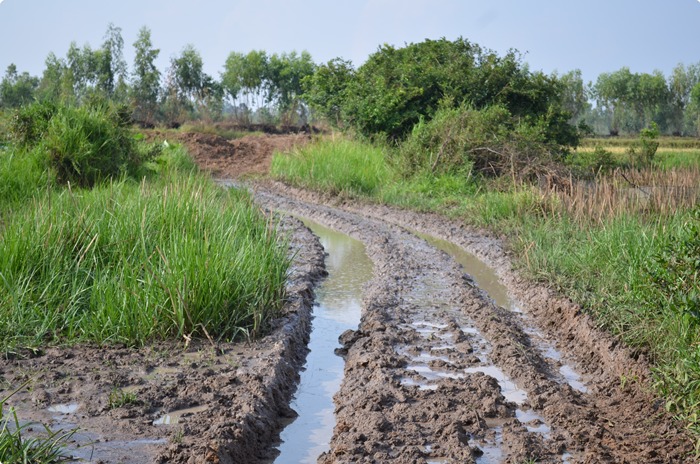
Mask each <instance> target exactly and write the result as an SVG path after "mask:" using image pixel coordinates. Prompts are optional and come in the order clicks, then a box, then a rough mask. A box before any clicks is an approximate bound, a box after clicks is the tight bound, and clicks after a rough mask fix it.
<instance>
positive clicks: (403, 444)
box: [257, 183, 695, 463]
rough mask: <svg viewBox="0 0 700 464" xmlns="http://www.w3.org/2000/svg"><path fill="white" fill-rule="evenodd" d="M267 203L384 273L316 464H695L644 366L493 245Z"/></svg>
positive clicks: (454, 228)
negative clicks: (327, 230)
mask: <svg viewBox="0 0 700 464" xmlns="http://www.w3.org/2000/svg"><path fill="white" fill-rule="evenodd" d="M257 198H258V199H259V201H261V203H262V204H264V205H266V206H267V207H270V208H275V209H279V210H281V211H288V212H291V213H294V214H298V215H301V216H305V217H310V218H312V219H313V220H314V221H317V222H319V223H321V224H324V225H327V226H329V227H333V228H336V229H338V230H340V231H342V232H344V233H347V234H349V235H350V236H352V237H355V238H357V239H359V240H361V241H362V242H363V243H365V245H366V247H367V250H368V254H369V255H370V256H371V257H372V259H373V260H374V264H375V273H374V276H373V279H372V281H371V282H370V285H369V287H368V288H367V290H366V293H365V296H364V299H363V314H362V320H361V324H360V326H359V329H358V330H357V331H354V332H351V333H346V334H344V336H343V337H342V340H341V341H342V342H343V344H344V349H343V350H344V352H345V353H346V354H345V356H346V367H345V378H344V380H343V383H342V385H341V390H340V391H339V393H338V394H336V396H335V404H336V421H337V425H336V428H335V433H334V435H333V438H332V440H331V444H330V450H329V451H328V452H326V453H324V454H323V455H322V456H321V457H320V458H319V462H320V463H351V462H353V463H354V462H367V463H370V462H397V463H404V462H405V463H422V462H425V463H430V462H440V463H444V462H449V463H458V462H459V463H463V462H477V463H495V462H507V463H522V462H528V461H535V462H569V463H593V462H621V463H625V462H627V463H637V462H658V463H662V462H664V463H665V462H694V461H695V460H694V457H693V455H692V450H693V448H692V443H691V441H690V440H689V437H688V436H687V435H686V434H685V433H684V432H683V431H682V430H681V429H680V428H679V425H678V424H675V423H674V422H673V420H672V419H671V418H670V417H669V415H668V414H667V413H666V412H665V411H664V408H663V405H662V403H661V402H660V401H658V400H657V399H655V398H654V397H653V395H652V394H651V389H650V384H649V373H648V372H649V370H648V366H647V365H646V363H645V362H644V360H643V359H640V358H639V357H637V358H635V356H634V353H631V352H630V351H629V350H627V349H626V348H625V347H624V346H622V345H621V344H619V343H618V342H616V341H615V340H614V339H613V338H612V337H610V336H608V335H606V334H605V333H603V332H601V331H600V330H598V329H596V327H595V325H594V324H593V322H592V321H591V320H590V319H589V318H588V317H587V316H586V315H585V314H584V313H583V312H582V311H581V309H580V308H578V307H577V306H575V305H574V304H572V303H571V302H569V301H567V300H565V299H562V298H560V297H558V296H557V295H556V294H554V293H552V292H550V291H549V290H547V289H546V288H543V287H541V286H538V285H534V284H532V283H530V282H527V281H525V280H522V279H519V278H518V275H517V272H516V271H515V270H513V267H512V264H511V263H510V259H509V257H508V254H507V251H505V250H504V248H503V247H502V245H501V243H500V242H499V241H498V240H497V239H495V238H493V237H489V236H488V235H486V234H483V233H480V232H478V231H472V230H468V229H466V228H464V227H463V226H461V225H459V224H457V223H454V222H451V221H449V220H446V219H443V218H440V217H438V216H429V215H428V216H426V215H422V214H416V213H411V212H406V211H399V210H394V209H391V208H386V207H379V206H371V205H362V204H356V203H352V202H347V201H346V202H343V203H342V204H341V203H338V202H336V201H334V200H333V199H329V198H323V197H322V196H318V195H316V194H311V193H308V192H303V191H299V190H296V189H291V188H289V187H286V186H282V185H280V184H276V183H268V184H266V185H265V186H262V185H261V186H259V187H258V190H257ZM334 203H335V204H334ZM331 205H332V206H331ZM416 232H419V233H420V234H417V233H416ZM419 235H421V236H419ZM426 236H430V237H432V238H429V237H426ZM424 237H425V238H429V240H428V241H426V240H425V238H424ZM436 239H438V240H436ZM440 240H441V241H440ZM450 247H452V249H451V250H450ZM455 247H456V248H455ZM444 250H445V251H448V252H449V253H446V252H445V251H444ZM465 254H466V255H472V256H471V259H473V258H474V257H476V258H478V260H479V261H483V262H485V263H487V264H488V265H489V267H491V268H493V269H494V270H495V273H492V274H491V275H487V276H484V275H483V271H484V269H483V268H480V269H476V271H478V272H476V271H475V270H474V266H473V265H472V266H471V267H470V264H469V262H468V261H469V260H468V259H466V258H465ZM465 260H466V262H465ZM470 269H471V270H472V273H473V274H474V275H476V276H477V277H476V278H475V277H474V276H473V275H471V274H470V273H469V270H470ZM479 273H482V275H478V274H479ZM494 279H495V282H494ZM479 280H480V281H481V283H483V282H484V281H485V280H490V281H491V282H490V283H489V285H484V286H483V287H482V286H481V285H479ZM484 287H486V288H488V289H489V290H490V291H491V293H493V294H494V295H493V296H492V295H491V294H489V292H488V291H486V290H484ZM494 288H495V290H494ZM625 380H626V381H625Z"/></svg>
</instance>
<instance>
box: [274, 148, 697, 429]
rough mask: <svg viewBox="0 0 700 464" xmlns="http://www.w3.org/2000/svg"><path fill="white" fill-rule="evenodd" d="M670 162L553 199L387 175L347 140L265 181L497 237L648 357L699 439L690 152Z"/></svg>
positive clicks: (463, 176) (384, 163)
mask: <svg viewBox="0 0 700 464" xmlns="http://www.w3.org/2000/svg"><path fill="white" fill-rule="evenodd" d="M617 142H618V141H617V140H616V143H617ZM589 147H590V148H591V149H592V146H591V145H584V148H583V150H586V149H588V148H589ZM607 148H610V147H607ZM613 149H615V148H613ZM619 149H620V151H621V152H623V153H624V152H625V150H626V148H625V147H620V148H619ZM615 150H616V151H617V149H615ZM674 150H675V151H674V152H673V153H676V155H674V156H675V157H676V158H674V162H673V163H667V164H666V165H664V166H663V169H660V166H659V165H658V164H656V165H652V166H649V167H647V168H644V169H641V170H638V169H630V168H624V167H621V168H620V169H619V170H617V171H615V172H611V173H610V174H607V175H599V176H598V177H596V178H595V179H583V180H581V181H577V180H575V179H573V178H572V179H571V180H572V184H571V186H570V188H568V189H559V190H558V191H551V190H541V189H540V188H539V187H537V186H533V185H531V184H527V183H516V184H515V185H514V184H513V183H512V182H509V181H508V180H505V179H484V178H479V177H475V176H473V175H471V173H469V172H467V173H457V174H455V173H452V174H433V173H429V172H419V173H417V174H415V175H412V176H409V177H406V176H402V175H400V174H399V173H398V172H397V170H395V169H394V168H393V167H392V166H393V165H394V163H393V161H392V160H393V157H395V156H396V154H395V153H392V152H391V151H390V150H389V149H387V148H377V147H376V146H372V145H369V144H366V143H362V142H355V141H350V140H340V141H336V142H328V141H323V142H319V143H316V144H313V145H309V146H307V147H305V148H304V149H302V150H298V151H296V152H294V153H292V154H277V155H276V156H275V158H274V159H273V163H272V175H273V176H276V177H277V178H280V179H284V180H286V181H287V182H291V183H293V184H297V185H301V186H304V187H307V188H313V189H317V190H321V191H325V192H329V193H336V194H341V195H349V196H355V197H360V198H364V199H368V200H370V201H377V202H383V203H388V204H393V205H397V206H401V207H407V208H412V209H417V210H423V211H436V212H439V213H441V214H444V215H447V216H451V217H455V218H460V219H461V220H463V221H465V222H466V223H469V224H471V225H474V226H479V227H488V228H490V229H491V230H493V231H495V232H497V233H499V234H505V235H506V236H507V237H509V241H510V245H511V247H512V248H513V249H514V250H515V251H516V253H515V254H514V256H518V257H520V261H519V263H518V264H519V265H520V266H521V267H522V268H523V269H524V270H525V271H526V272H527V273H528V274H529V275H530V276H531V277H532V278H534V279H537V280H539V281H543V282H547V283H549V284H550V285H552V286H554V287H555V288H557V289H558V290H560V291H561V292H562V293H564V294H565V295H567V296H569V297H571V298H572V299H573V300H574V301H576V302H578V303H580V304H581V305H582V306H583V307H584V308H585V310H586V311H588V312H589V313H590V314H592V315H593V316H594V317H595V318H596V319H597V320H598V321H599V322H600V324H601V325H602V326H604V327H606V328H607V329H608V330H610V331H611V332H613V333H615V334H617V335H618V336H620V337H621V338H622V339H624V340H625V342H626V343H628V344H629V345H630V346H632V347H633V348H635V349H637V350H640V351H642V352H645V353H646V354H647V355H648V357H649V358H650V359H651V360H652V363H653V366H654V373H655V378H656V387H657V389H658V391H659V393H661V394H662V395H663V396H664V398H665V399H666V402H667V407H668V409H669V410H671V411H672V412H674V413H675V414H677V415H678V416H679V417H680V418H682V419H683V420H684V421H686V423H687V424H688V426H689V427H690V428H692V429H693V430H695V431H696V432H698V433H700V417H698V415H697V404H699V402H700V368H699V367H698V365H699V364H698V361H700V330H698V329H700V306H699V305H698V302H699V301H700V298H699V297H698V288H700V270H699V269H698V263H697V256H699V255H700V237H699V234H698V230H699V229H700V213H698V212H697V208H696V207H695V205H697V201H698V186H699V185H700V169H699V168H698V163H696V156H697V154H698V152H699V151H697V150H695V149H694V148H687V147H684V148H682V149H674ZM664 153H665V152H664V151H663V150H660V153H659V154H658V155H659V156H660V157H661V158H662V159H663V157H664V156H668V155H664ZM669 153H670V152H669ZM340 156H342V158H341V159H338V158H339V157H340ZM671 164H672V165H671ZM358 185H361V186H362V187H361V188H359V187H357V186H358Z"/></svg>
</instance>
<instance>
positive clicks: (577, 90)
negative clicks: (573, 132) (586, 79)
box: [559, 69, 591, 124]
mask: <svg viewBox="0 0 700 464" xmlns="http://www.w3.org/2000/svg"><path fill="white" fill-rule="evenodd" d="M559 81H560V82H561V83H562V106H563V108H564V109H565V110H566V111H568V112H569V113H571V119H570V122H571V123H572V124H578V123H579V122H581V121H583V119H584V117H585V116H586V115H587V114H588V113H589V111H590V110H591V104H590V102H589V97H590V95H589V89H588V87H587V86H586V85H585V84H584V83H583V77H582V76H581V70H580V69H575V70H573V71H569V72H568V73H566V74H563V75H562V76H561V77H559Z"/></svg>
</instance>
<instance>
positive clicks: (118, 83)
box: [0, 24, 700, 140]
mask: <svg viewBox="0 0 700 464" xmlns="http://www.w3.org/2000/svg"><path fill="white" fill-rule="evenodd" d="M133 47H134V62H133V64H132V66H131V69H129V66H128V64H127V63H126V61H125V59H124V53H123V52H124V40H123V38H122V35H121V29H120V28H119V27H116V26H114V25H112V24H110V25H109V26H108V28H107V31H106V33H105V36H104V39H103V43H102V44H101V45H100V47H99V48H97V49H93V48H91V47H90V46H89V45H87V44H86V45H84V46H83V47H82V48H81V47H78V45H77V44H76V43H75V42H74V43H72V44H71V45H70V47H69V49H68V51H67V52H66V54H65V56H64V57H58V56H56V55H55V54H54V53H50V54H49V55H48V57H47V58H46V61H45V69H44V71H43V73H42V75H41V76H40V77H36V76H31V75H29V74H28V73H26V72H24V73H21V74H20V73H19V71H18V70H17V68H16V66H15V65H14V64H10V65H9V66H8V67H7V70H6V71H5V75H4V77H3V79H2V81H1V82H0V108H16V107H19V106H22V105H25V104H27V103H29V102H32V101H35V100H40V101H43V100H52V101H61V102H65V103H71V104H83V103H89V102H90V101H93V100H99V99H109V100H112V101H115V102H117V103H122V104H128V105H129V106H130V108H131V111H132V117H133V119H134V121H136V122H138V123H141V124H142V125H145V126H151V125H155V124H164V125H177V124H180V123H182V122H184V121H187V120H195V119H205V120H210V121H217V120H221V119H222V118H225V117H232V118H235V119H236V120H238V121H240V122H244V123H246V122H247V123H249V122H260V123H275V122H282V123H288V124H294V123H306V122H307V120H308V119H309V117H310V116H311V112H314V113H315V114H316V115H317V116H323V117H325V118H326V119H327V120H328V121H330V122H331V123H332V124H335V125H338V126H344V127H347V126H350V127H353V128H354V129H356V130H357V131H358V132H360V133H363V134H375V133H382V134H384V135H387V136H388V137H390V138H396V137H399V138H400V137H402V136H403V135H405V134H406V133H407V132H408V131H409V130H410V129H411V128H412V127H413V125H414V124H415V123H416V122H418V121H419V120H421V118H427V119H430V118H431V115H432V114H434V112H435V111H436V109H437V107H438V106H439V105H440V104H444V102H445V101H447V100H451V101H452V102H453V104H454V105H461V104H464V103H467V104H469V105H471V106H473V107H475V108H480V107H485V106H488V105H494V104H497V105H505V106H506V107H507V109H508V111H509V112H510V113H511V114H512V115H514V116H516V117H519V116H523V117H527V118H529V119H531V120H533V121H534V119H537V118H540V119H541V121H540V123H541V124H543V125H547V126H548V129H547V131H549V132H550V133H551V134H550V135H555V132H558V135H556V137H558V138H559V139H560V140H564V139H565V138H566V137H568V136H569V135H570V134H569V135H567V132H570V128H569V126H576V127H578V129H579V130H580V131H582V132H590V133H597V134H605V135H607V134H611V135H617V134H623V133H628V134H636V133H639V132H640V131H641V130H642V129H644V128H646V127H650V126H651V125H652V124H655V125H656V127H658V129H659V130H660V131H661V132H663V133H667V134H676V135H693V136H697V135H698V134H699V133H700V63H698V64H694V65H689V66H685V65H683V64H679V65H678V66H677V67H676V68H675V69H674V70H673V72H672V73H671V75H670V76H668V77H666V76H664V75H663V74H662V73H661V72H659V71H656V72H653V73H651V74H648V73H633V72H631V71H630V70H629V69H628V68H622V69H620V70H618V71H614V72H610V73H603V74H601V75H600V76H598V78H597V80H596V81H595V82H589V83H584V81H583V78H582V75H581V71H580V70H574V71H571V72H568V73H566V74H563V75H557V74H551V75H546V74H544V73H542V72H530V71H529V70H528V68H527V65H523V63H522V60H521V58H520V56H519V54H518V53H517V51H510V52H508V53H507V54H505V55H504V56H498V55H497V54H496V53H494V52H492V51H490V50H487V49H483V48H481V47H480V46H478V45H476V44H474V43H470V42H468V41H467V40H465V39H461V38H460V39H457V40H455V41H448V40H446V39H441V40H426V41H424V42H422V43H420V44H410V45H407V46H405V47H401V48H396V47H392V46H388V45H384V46H381V47H379V49H378V50H377V52H376V53H374V54H372V55H370V57H369V59H368V60H367V62H366V63H364V64H363V65H362V66H360V67H358V68H355V67H354V66H353V64H352V63H351V62H350V61H347V60H343V59H341V58H336V59H333V60H331V61H329V62H328V63H325V64H320V65H317V64H316V63H314V61H313V59H312V57H311V55H310V54H309V53H308V52H306V51H302V52H301V53H297V52H296V51H292V52H290V53H281V54H268V53H266V52H265V51H264V50H253V51H250V52H248V53H239V52H231V53H230V54H229V56H228V58H227V59H226V62H225V63H224V64H223V70H222V71H221V73H220V75H219V77H218V78H217V77H214V76H210V75H208V74H206V73H205V72H204V70H203V60H202V57H201V54H200V53H199V52H198V51H197V49H196V48H195V47H194V46H193V45H187V46H185V47H184V48H183V49H182V51H181V52H180V53H179V54H178V55H176V56H174V57H172V58H171V60H170V64H169V67H168V68H167V69H166V70H165V71H164V72H161V70H159V69H158V68H157V66H156V64H155V63H156V60H157V58H158V56H159V54H160V50H159V49H157V48H155V47H154V45H153V42H152V40H151V32H150V30H149V29H148V28H147V27H143V28H141V30H140V31H139V33H138V36H137V39H136V41H135V42H134V43H133ZM441 102H442V103H441ZM543 118H544V119H543ZM545 119H546V120H545ZM564 121H565V122H566V123H567V125H565V124H563V122H564Z"/></svg>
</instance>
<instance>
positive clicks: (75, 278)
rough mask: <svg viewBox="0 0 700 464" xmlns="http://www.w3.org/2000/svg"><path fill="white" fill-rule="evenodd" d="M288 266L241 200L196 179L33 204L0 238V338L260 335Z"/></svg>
mask: <svg viewBox="0 0 700 464" xmlns="http://www.w3.org/2000/svg"><path fill="white" fill-rule="evenodd" d="M288 266H289V260H288V258H287V256H286V248H285V247H284V246H283V244H281V243H279V242H278V238H277V235H276V233H275V227H274V224H271V223H270V222H269V221H268V220H266V219H265V218H264V217H263V216H262V215H261V214H260V212H259V211H258V209H257V208H256V207H255V206H254V205H253V204H252V202H251V200H250V198H249V197H248V195H247V194H245V193H242V192H239V191H236V190H231V191H222V190H221V189H220V188H218V187H217V186H216V185H214V184H213V183H212V182H211V181H209V180H208V179H206V178H204V177H203V176H202V175H197V174H190V175H183V174H178V175H171V176H169V177H168V178H166V179H159V180H158V181H152V182H142V183H141V184H137V183H135V182H129V181H122V182H114V183H111V184H108V185H103V186H100V187H96V188H94V189H92V190H79V191H73V190H64V191H61V192H58V193H52V194H50V195H48V196H46V197H45V198H40V199H36V200H34V202H33V203H32V204H31V207H28V208H27V209H26V210H25V211H23V212H21V213H19V214H16V215H14V217H13V220H12V221H11V222H9V223H8V224H7V225H6V227H5V230H4V231H3V249H2V251H1V252H0V339H1V340H3V343H4V344H5V345H6V346H13V345H38V344H42V343H45V342H50V343H56V342H61V341H63V340H72V341H94V342H98V343H113V342H119V343H127V344H142V343H145V342H147V341H149V340H153V339H163V338H166V337H188V336H191V335H200V336H211V337H215V338H218V339H231V338H234V337H235V336H237V335H239V334H241V333H245V334H255V333H259V331H260V330H261V329H262V328H263V325H264V323H265V321H266V320H267V319H268V318H269V317H270V316H271V315H273V314H274V312H275V310H276V309H277V308H279V305H280V302H281V299H282V296H283V295H282V292H283V289H284V282H285V279H286V273H287V269H288Z"/></svg>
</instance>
